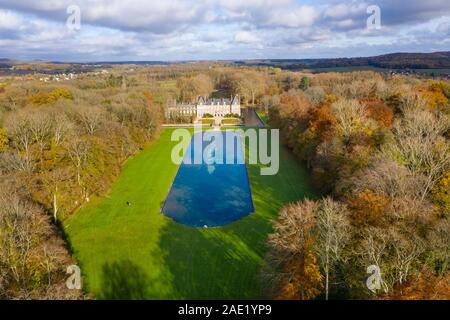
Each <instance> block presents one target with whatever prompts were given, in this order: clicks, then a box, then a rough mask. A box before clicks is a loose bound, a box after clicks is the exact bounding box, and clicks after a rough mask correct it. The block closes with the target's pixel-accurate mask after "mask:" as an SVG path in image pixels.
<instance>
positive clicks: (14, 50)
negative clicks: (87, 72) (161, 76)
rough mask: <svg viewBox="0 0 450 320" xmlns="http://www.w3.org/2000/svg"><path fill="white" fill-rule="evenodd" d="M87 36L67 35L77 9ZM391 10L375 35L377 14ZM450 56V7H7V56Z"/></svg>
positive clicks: (229, 3) (170, 0) (262, 3)
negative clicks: (372, 24)
mask: <svg viewBox="0 0 450 320" xmlns="http://www.w3.org/2000/svg"><path fill="white" fill-rule="evenodd" d="M70 5H77V6H78V7H79V8H80V11H81V29H80V30H70V29H69V28H67V26H66V21H67V18H68V16H69V15H68V14H67V8H68V7H69V6H70ZM370 5H377V6H379V7H380V9H381V28H380V29H378V30H368V29H367V27H366V20H367V18H368V17H369V14H367V7H368V6H370ZM448 50H450V1H449V0H426V1H424V0H409V1H405V0H402V1H400V0H374V1H371V0H368V1H356V0H355V1H343V0H329V1H325V0H322V1H320V0H319V1H312V0H309V1H300V0H246V1H244V0H196V1H194V0H158V1H154V0H151V1H149V0H40V1H35V0H0V57H6V58H16V59H44V60H59V61H102V60H103V61H105V60H115V61H118V60H205V59H258V58H278V59H282V58H326V57H352V56H371V55H378V54H383V53H390V52H398V51H402V52H404V51H410V52H418V51H420V52H431V51H448Z"/></svg>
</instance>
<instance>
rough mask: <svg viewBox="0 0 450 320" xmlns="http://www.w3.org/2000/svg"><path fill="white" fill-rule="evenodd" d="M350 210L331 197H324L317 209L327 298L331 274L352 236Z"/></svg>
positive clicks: (320, 250) (318, 241)
mask: <svg viewBox="0 0 450 320" xmlns="http://www.w3.org/2000/svg"><path fill="white" fill-rule="evenodd" d="M347 215H348V211H347V208H346V206H345V205H343V204H340V203H339V202H336V201H334V200H333V199H331V198H330V197H327V198H325V199H323V200H322V201H321V203H320V207H319V210H318V211H317V228H316V234H317V241H316V247H317V251H318V252H319V258H320V260H321V262H322V266H323V269H324V271H325V299H326V300H328V294H329V274H330V272H331V271H332V269H333V267H334V265H335V264H336V263H337V262H338V261H341V260H343V255H342V250H343V248H344V246H345V245H346V244H347V242H348V240H349V237H350V224H349V222H348V220H347Z"/></svg>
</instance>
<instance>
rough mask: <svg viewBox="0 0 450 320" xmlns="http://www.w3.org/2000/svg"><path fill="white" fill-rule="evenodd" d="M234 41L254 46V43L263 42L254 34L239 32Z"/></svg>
mask: <svg viewBox="0 0 450 320" xmlns="http://www.w3.org/2000/svg"><path fill="white" fill-rule="evenodd" d="M234 41H236V42H238V43H246V44H252V43H258V42H260V41H261V40H260V39H259V38H258V37H257V36H256V35H255V34H254V33H252V32H249V31H239V32H237V33H236V35H235V36H234Z"/></svg>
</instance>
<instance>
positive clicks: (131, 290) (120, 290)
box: [99, 260, 148, 300]
mask: <svg viewBox="0 0 450 320" xmlns="http://www.w3.org/2000/svg"><path fill="white" fill-rule="evenodd" d="M147 287H148V279H147V275H146V274H145V272H144V271H143V270H142V268H140V267H139V266H137V265H135V264H134V263H132V262H131V261H129V260H122V261H119V262H113V263H105V264H104V265H103V268H102V287H101V288H102V293H101V294H100V296H99V298H100V299H110V300H140V299H145V297H146V288H147Z"/></svg>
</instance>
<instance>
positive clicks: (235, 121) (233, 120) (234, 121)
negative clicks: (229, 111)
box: [222, 118, 241, 124]
mask: <svg viewBox="0 0 450 320" xmlns="http://www.w3.org/2000/svg"><path fill="white" fill-rule="evenodd" d="M239 123H241V120H240V119H236V118H225V119H223V120H222V124H239Z"/></svg>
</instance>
